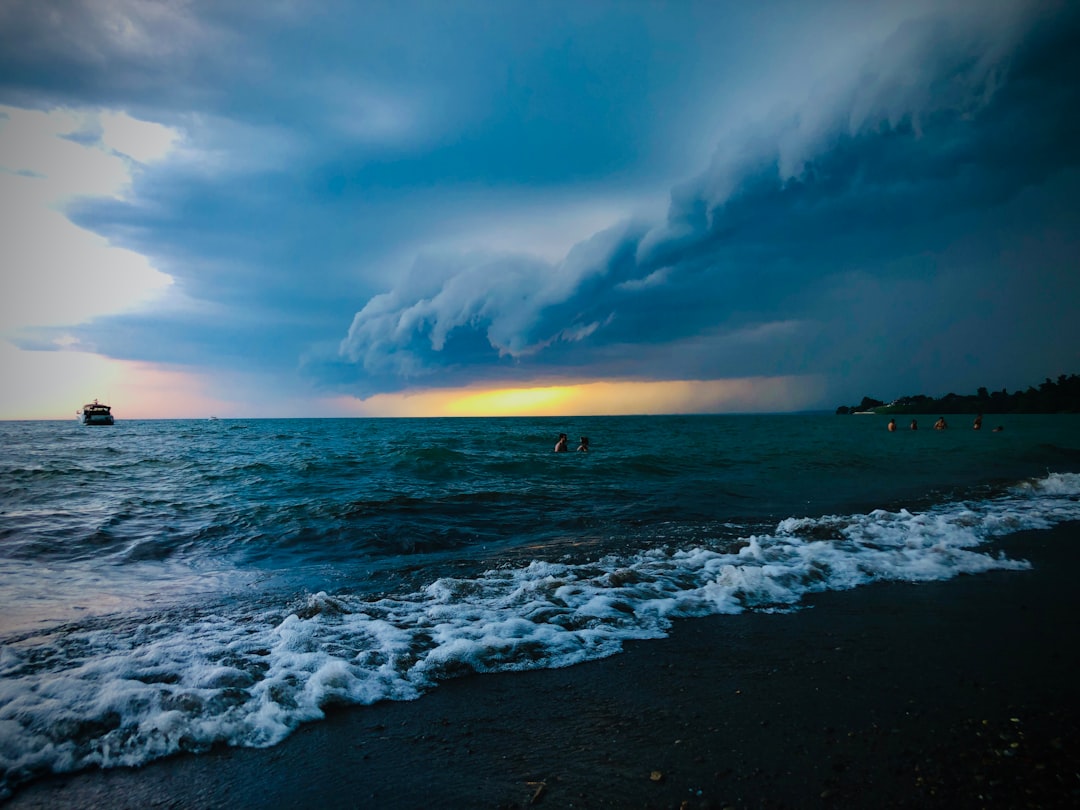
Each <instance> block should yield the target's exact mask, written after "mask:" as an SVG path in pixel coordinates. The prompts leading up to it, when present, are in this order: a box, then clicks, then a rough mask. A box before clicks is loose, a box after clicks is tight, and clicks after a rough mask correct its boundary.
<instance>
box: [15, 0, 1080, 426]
mask: <svg viewBox="0 0 1080 810" xmlns="http://www.w3.org/2000/svg"><path fill="white" fill-rule="evenodd" d="M421 10H422V11H424V14H418V13H417V12H419V11H421ZM2 13H3V14H4V15H6V18H5V19H4V20H3V23H4V24H3V25H0V31H2V32H4V33H3V34H2V35H0V54H3V56H0V103H5V104H8V105H9V106H10V109H11V110H13V111H14V112H13V113H12V116H18V115H19V114H21V113H20V111H21V110H23V109H25V108H28V107H39V108H43V109H53V108H62V109H66V110H80V109H90V110H92V111H94V114H99V115H104V116H109V115H112V116H117V115H121V114H122V115H124V116H127V119H126V120H131V121H135V120H138V121H142V122H153V123H152V124H151V123H147V124H146V125H147V126H156V127H158V129H157V130H154V132H155V133H157V135H156V136H157V137H159V138H160V137H163V136H162V133H165V134H166V135H165V136H166V137H167V140H168V145H169V147H170V151H169V157H168V159H167V160H163V161H157V162H154V161H149V160H147V162H146V163H145V164H143V163H140V167H139V170H138V171H137V172H134V173H133V174H132V175H131V178H130V183H129V188H128V190H127V192H126V193H125V194H111V195H108V196H103V195H101V194H98V195H94V196H90V197H87V196H85V195H84V196H83V197H82V198H80V199H78V200H75V199H69V200H67V201H66V202H65V203H64V204H63V206H62V210H63V211H64V213H65V214H66V216H67V217H68V218H69V219H70V220H71V221H72V222H74V223H76V224H77V225H78V226H80V227H82V228H83V229H85V230H86V231H88V232H91V233H93V234H96V235H99V237H104V238H107V239H108V240H109V242H110V244H111V245H112V246H114V247H122V248H123V249H125V250H127V251H130V252H132V253H133V254H135V255H138V256H141V257H145V258H146V260H147V261H148V262H149V264H150V265H152V267H153V268H154V269H155V270H156V271H158V272H160V273H165V274H168V276H169V277H170V279H171V280H172V282H173V283H172V285H171V287H169V288H168V290H167V292H166V293H163V295H164V297H163V298H160V299H159V300H158V301H157V303H156V304H155V306H154V307H153V309H152V310H147V309H142V310H136V311H130V310H128V311H125V312H116V313H106V314H102V315H100V316H98V317H95V318H93V319H91V320H85V319H82V320H79V319H75V320H73V322H70V323H65V324H63V325H62V328H61V327H60V326H57V325H56V324H55V323H54V322H53V321H38V322H36V323H35V322H27V323H21V324H19V328H18V330H17V331H13V330H12V329H11V325H10V324H8V328H7V329H5V331H6V332H8V334H9V339H13V340H16V341H17V342H18V343H19V345H21V346H23V347H24V348H26V349H31V348H33V349H44V348H56V347H57V346H58V345H62V346H63V347H64V348H71V347H72V346H73V345H74V346H76V347H81V348H86V349H92V350H94V351H97V352H99V353H101V354H104V355H107V356H110V357H117V358H124V359H133V360H140V361H145V362H154V363H166V364H172V365H174V366H181V367H185V368H193V369H194V368H197V369H203V370H205V372H206V373H207V374H216V373H220V374H221V375H222V376H221V377H220V379H221V380H222V381H224V380H231V381H232V382H231V384H232V385H236V384H237V383H236V380H237V379H238V377H237V376H236V373H237V372H241V371H242V372H243V374H244V375H248V376H247V377H245V379H250V385H251V386H252V391H251V395H252V396H254V395H255V390H256V389H257V388H258V387H259V386H263V387H264V390H266V389H265V386H267V385H269V384H270V382H276V383H277V384H281V383H282V382H283V381H287V382H288V385H289V387H290V389H291V390H294V389H297V388H300V389H305V388H306V389H308V390H310V391H312V392H313V393H317V392H321V393H323V394H327V395H352V396H361V397H367V396H372V395H375V394H379V393H385V392H394V391H409V390H412V389H414V388H427V387H452V386H463V385H470V384H477V383H483V384H487V385H492V386H514V385H523V384H535V383H538V382H559V383H572V382H575V381H580V382H588V381H595V380H634V381H656V380H664V381H675V380H726V379H744V378H752V377H762V378H806V379H810V378H813V379H815V380H817V381H819V382H818V383H815V386H816V387H815V388H814V392H815V393H814V396H816V397H820V402H819V404H821V405H823V406H827V405H829V404H832V403H833V402H834V401H836V402H842V401H848V400H851V399H852V398H858V397H859V396H861V395H863V394H864V393H872V394H875V395H880V396H885V397H887V396H890V395H900V394H904V393H915V392H921V391H926V392H927V393H932V394H940V393H942V392H943V389H951V388H957V389H969V388H970V389H972V390H973V389H974V388H975V387H976V386H978V385H989V386H991V387H998V386H1001V385H1007V386H1010V387H1012V386H1016V385H1021V384H1027V383H1030V382H1036V381H1038V380H1039V379H1041V378H1042V377H1043V376H1046V375H1056V374H1058V373H1065V372H1072V371H1075V370H1076V369H1077V367H1080V356H1078V352H1077V350H1076V348H1075V347H1076V346H1080V326H1078V325H1077V324H1078V322H1077V321H1076V319H1075V318H1074V317H1072V316H1071V314H1070V313H1071V310H1072V308H1073V305H1074V304H1075V302H1076V301H1077V300H1080V296H1078V292H1080V291H1078V289H1077V279H1078V276H1077V274H1076V273H1075V262H1076V258H1077V256H1078V255H1080V251H1078V244H1077V235H1078V234H1080V228H1078V227H1077V226H1078V224H1080V223H1078V213H1080V212H1078V210H1077V206H1078V204H1080V203H1078V202H1077V201H1078V200H1080V195H1077V194H1076V187H1077V179H1078V177H1080V174H1078V171H1077V162H1078V160H1080V146H1078V145H1080V112H1078V111H1080V56H1077V54H1080V48H1078V47H1077V46H1078V45H1080V14H1078V13H1077V12H1076V11H1075V10H1074V9H1073V8H1072V7H1071V6H1070V5H1068V4H1065V3H1060V4H1053V3H1026V2H997V3H991V4H986V3H977V2H970V3H962V2H958V3H953V4H945V5H943V4H940V3H927V4H917V3H916V4H907V5H904V6H903V7H901V6H900V4H893V3H846V2H834V3H824V4H814V6H813V8H809V7H808V6H806V5H804V4H796V3H786V2H775V3H767V4H764V5H763V6H761V7H760V8H759V9H758V11H757V12H752V11H751V10H748V9H747V8H745V7H744V5H743V4H724V3H701V4H697V3H676V4H672V5H671V6H670V7H668V6H665V5H664V4H659V5H655V6H648V7H638V6H630V7H627V6H626V5H625V4H619V3H613V4H606V3H590V4H584V7H582V8H578V7H576V6H574V5H572V4H561V3H554V4H548V5H544V6H542V7H540V8H535V7H533V6H531V5H529V4H514V3H510V4H506V3H499V4H492V3H485V2H478V3H465V4H454V5H453V6H452V7H450V6H446V7H444V6H429V5H426V4H410V3H405V4H404V5H403V6H402V7H400V8H398V7H393V8H391V7H389V6H369V7H366V8H364V9H362V10H359V11H357V10H356V9H350V8H348V7H345V6H338V5H337V4H334V3H329V4H326V5H318V6H311V5H307V4H305V5H295V6H294V5H292V4H288V3H281V4H276V5H274V6H272V7H269V8H267V9H264V10H263V11H262V12H260V13H259V14H258V15H251V14H250V13H248V12H245V10H244V9H243V8H241V6H240V5H237V6H234V5H232V4H228V3H226V4H208V5H205V6H203V5H201V4H193V5H190V6H183V7H174V6H171V5H161V4H157V3H147V2H137V0H129V1H128V2H118V3H113V4H108V5H107V6H106V7H104V8H99V7H98V6H93V5H83V4H79V3H71V4H67V5H63V6H58V7H57V10H54V11H53V12H51V13H45V11H44V10H42V9H41V8H40V7H39V6H38V5H36V4H18V3H16V4H11V5H9V6H8V7H7V8H6V10H5V11H4V12H2ZM76 29H79V30H80V32H81V33H80V35H79V36H78V37H76V36H75V33H74V32H75V30H76ZM10 120H11V121H14V120H15V117H10ZM79 131H80V130H78V129H77V128H74V129H72V131H71V132H70V133H68V134H66V135H65V137H66V138H67V142H69V143H76V142H79V139H80V137H81V136H79V134H78V133H79ZM62 134H63V133H62ZM2 135H3V125H2V122H0V137H2ZM150 137H151V133H150V130H147V132H146V134H145V135H144V136H143V140H144V141H145V143H146V144H147V147H146V148H147V149H149V148H150V147H149V142H150ZM124 148H125V149H126V150H127V151H123V150H122V149H120V148H119V147H116V148H115V149H114V152H115V153H116V154H123V155H128V156H129V157H130V159H131V160H133V161H136V162H137V163H138V162H139V158H138V157H137V156H136V155H135V153H136V152H138V151H139V146H138V145H137V144H136V145H132V144H128V145H127V146H125V147H124ZM4 157H6V156H0V158H4ZM0 163H2V164H3V165H4V166H5V167H7V168H8V169H9V171H22V170H24V169H25V167H23V166H16V165H14V164H13V162H12V161H11V160H3V159H0ZM51 170H52V171H59V170H58V169H56V167H55V166H53V167H52V169H51ZM49 171H50V168H49V167H46V169H45V170H43V171H41V172H40V175H41V177H42V178H44V177H46V176H47V175H48V174H49ZM22 251H23V258H27V257H32V255H33V254H34V249H33V247H32V246H26V247H24V248H23V249H22ZM16 258H18V257H16ZM32 264H33V262H31V261H29V259H28V258H27V261H24V262H23V263H22V264H21V265H20V264H19V263H18V262H16V263H15V264H14V265H13V266H24V267H30V266H31V265H32ZM61 336H62V337H63V340H62V341H61V342H60V343H58V340H59V339H60V337H61ZM230 375H231V376H230ZM260 375H261V377H260ZM257 378H260V379H262V380H263V382H258V379H257ZM820 381H824V384H821V383H820ZM245 384H248V383H245ZM220 385H221V386H225V382H222V383H221V384H220ZM222 390H224V388H222ZM800 404H805V402H800Z"/></svg>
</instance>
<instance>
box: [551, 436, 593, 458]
mask: <svg viewBox="0 0 1080 810" xmlns="http://www.w3.org/2000/svg"><path fill="white" fill-rule="evenodd" d="M578 441H579V444H578V452H579V453H588V452H589V437H588V436H582V437H581V438H580V439H579V440H578ZM569 450H570V446H569V444H567V438H566V434H565V433H560V434H559V440H558V441H557V442H555V452H556V453H565V452H567V451H569Z"/></svg>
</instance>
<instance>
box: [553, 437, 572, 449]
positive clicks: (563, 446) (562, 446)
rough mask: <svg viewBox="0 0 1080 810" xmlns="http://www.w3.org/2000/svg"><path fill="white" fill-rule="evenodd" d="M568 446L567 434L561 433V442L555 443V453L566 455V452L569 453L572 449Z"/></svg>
mask: <svg viewBox="0 0 1080 810" xmlns="http://www.w3.org/2000/svg"><path fill="white" fill-rule="evenodd" d="M566 444H567V440H566V434H565V433H560V434H559V440H558V441H557V442H555V452H556V453H565V452H567V451H568V450H569V449H570V448H569V447H567V446H566Z"/></svg>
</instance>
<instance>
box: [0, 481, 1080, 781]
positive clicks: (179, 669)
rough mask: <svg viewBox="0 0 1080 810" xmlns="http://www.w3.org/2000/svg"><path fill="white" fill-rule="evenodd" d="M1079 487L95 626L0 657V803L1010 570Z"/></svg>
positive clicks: (1073, 509) (27, 637)
mask: <svg viewBox="0 0 1080 810" xmlns="http://www.w3.org/2000/svg"><path fill="white" fill-rule="evenodd" d="M1078 495H1080V475H1073V474H1051V475H1049V476H1047V477H1045V478H1042V479H1040V480H1036V481H1030V482H1025V483H1023V484H1020V485H1018V486H1016V487H1013V488H1012V489H1011V490H1009V491H1008V492H1007V493H1006V494H1004V495H1002V496H999V497H995V498H989V499H986V500H975V501H965V502H951V503H946V504H943V505H940V506H937V507H933V508H930V509H927V510H926V511H922V512H913V511H907V510H903V509H901V510H896V511H886V510H875V511H871V512H868V513H866V514H854V515H829V516H823V517H813V518H810V517H803V518H789V519H786V520H783V521H781V522H780V523H779V524H778V525H777V526H776V527H775V529H774V530H772V531H770V532H760V533H755V534H749V535H747V536H744V537H742V538H740V539H739V540H738V541H737V542H736V543H734V544H732V543H730V542H725V543H722V544H721V543H717V544H715V545H710V544H709V543H705V542H701V543H697V544H694V545H689V546H687V547H678V546H676V545H673V546H668V547H664V548H651V549H648V550H645V551H640V552H638V553H634V554H628V555H609V556H605V557H602V558H600V559H597V560H595V561H592V562H589V563H569V562H560V561H534V562H531V563H529V564H527V565H517V566H505V567H498V568H493V569H491V570H488V571H485V572H483V573H481V574H479V575H476V576H467V577H442V578H439V579H436V580H434V581H432V582H430V583H428V584H427V585H425V586H424V587H422V588H420V589H418V590H416V591H414V592H412V593H407V594H400V595H387V596H382V597H380V598H375V597H371V596H357V595H355V594H329V593H322V592H320V593H316V594H313V595H309V596H306V597H304V598H303V599H301V600H300V601H297V602H294V603H292V604H288V605H279V606H271V607H265V606H263V607H259V608H257V607H254V606H252V605H247V606H245V607H244V608H243V609H240V608H238V607H235V606H234V607H233V608H231V609H228V610H226V609H221V608H218V609H214V610H210V609H207V610H205V611H204V612H199V611H196V610H193V609H192V608H190V607H189V608H186V609H185V610H183V611H180V610H173V611H171V612H169V611H164V612H161V613H158V614H147V615H144V616H141V617H139V619H138V620H133V619H132V618H131V617H130V616H128V617H126V618H125V619H123V620H117V621H115V622H110V621H109V620H108V617H98V618H96V619H94V620H88V621H87V622H85V623H83V624H71V625H67V626H64V627H59V628H55V629H53V630H51V631H49V632H45V633H42V634H39V635H32V634H24V635H21V636H17V637H12V638H9V639H6V640H5V641H4V643H3V645H2V646H0V772H2V781H0V796H2V795H5V794H6V793H8V792H10V789H11V787H13V786H14V785H16V784H18V783H20V782H22V781H25V780H27V779H29V778H32V777H33V776H34V775H36V774H39V773H43V772H46V771H65V770H74V769H79V768H85V767H88V766H93V765H98V766H103V767H109V766H116V765H137V764H141V763H144V762H147V761H149V760H151V759H154V758H156V757H160V756H163V755H167V754H170V753H173V752H177V751H199V750H204V749H206V748H208V747H209V746H211V745H213V744H215V743H222V742H223V743H227V744H230V745H237V746H268V745H273V744H275V743H277V742H279V741H280V740H282V739H283V738H284V737H286V736H287V735H288V734H289V733H290V732H291V731H293V730H294V729H295V728H296V727H297V726H298V725H299V724H301V723H304V722H307V721H311V720H316V719H319V718H321V717H322V716H323V713H324V711H325V709H326V708H327V707H328V706H330V705H333V704H371V703H373V702H375V701H378V700H411V699H414V698H417V697H419V696H420V695H422V694H423V693H424V692H425V691H426V690H428V689H430V688H432V687H433V686H435V685H436V684H437V683H438V682H439V681H440V680H443V679H446V678H448V677H452V676H454V675H457V674H460V673H465V672H494V671H505V670H521V669H535V668H542V667H562V666H569V665H572V664H575V663H578V662H582V661H586V660H590V659H596V658H601V657H604V656H609V655H612V654H615V653H617V652H619V650H620V649H621V647H622V645H623V643H624V642H625V641H627V640H630V639H648V638H657V637H660V636H663V635H664V634H665V633H666V632H667V631H668V630H669V629H670V627H671V624H672V622H673V621H674V620H675V619H677V618H682V617H694V616H702V615H708V614H734V613H739V612H742V611H746V610H767V611H789V610H796V609H798V608H799V606H800V603H801V602H802V601H803V600H804V598H805V596H806V595H807V594H810V593H814V592H820V591H825V590H845V589H849V588H854V587H857V586H861V585H866V584H869V583H873V582H880V581H904V582H925V581H930V580H945V579H949V578H951V577H955V576H957V575H960V574H978V573H982V572H986V571H991V570H1007V571H1022V570H1024V569H1026V568H1028V567H1029V564H1028V563H1027V562H1025V561H1023V560H1017V559H1010V558H1007V557H1005V556H1004V555H1003V554H1002V553H1000V552H998V553H993V552H992V551H991V550H990V549H989V548H987V544H988V540H990V539H991V538H993V537H995V536H1000V535H1003V534H1008V533H1012V532H1016V531H1020V530H1024V529H1038V528H1046V527H1050V526H1053V525H1055V524H1057V523H1060V522H1063V521H1069V520H1078V519H1080V500H1078Z"/></svg>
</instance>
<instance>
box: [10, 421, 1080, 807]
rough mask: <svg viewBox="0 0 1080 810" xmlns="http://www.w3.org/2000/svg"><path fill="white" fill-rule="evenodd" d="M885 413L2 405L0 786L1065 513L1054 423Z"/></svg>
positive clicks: (517, 664)
mask: <svg viewBox="0 0 1080 810" xmlns="http://www.w3.org/2000/svg"><path fill="white" fill-rule="evenodd" d="M118 411H119V409H118ZM907 421H908V418H905V419H903V420H901V424H902V428H901V429H900V430H898V431H897V432H895V433H890V432H887V431H886V429H885V425H886V422H887V417H881V416H861V415H860V416H833V415H825V414H796V415H768V416H751V415H740V416H649V417H589V418H580V417H567V418H562V419H556V418H502V419H479V418H476V419H341V420H335V419H311V420H305V419H288V420H269V419H268V420H242V419H221V420H214V421H196V420H147V421H127V420H124V419H123V418H122V414H120V413H118V421H117V424H116V425H114V426H112V427H84V426H81V425H79V424H77V423H75V422H74V420H73V421H72V422H70V423H67V422H45V421H42V422H0V442H2V446H3V448H4V450H3V453H2V454H0V798H2V797H4V796H8V795H10V794H11V791H12V789H13V788H15V787H17V786H18V785H20V784H22V783H25V782H28V781H30V780H32V779H34V778H35V777H39V776H41V775H44V774H46V773H50V772H64V771H75V770H80V769H85V768H89V767H95V766H100V767H112V766H122V765H139V764H143V763H146V762H149V761H151V760H153V759H156V758H159V757H162V756H166V755H169V754H172V753H175V752H180V751H187V752H200V751H206V750H208V749H210V748H211V747H212V746H217V745H222V744H224V745H233V746H258V747H262V746H271V745H274V744H275V743H278V742H280V741H281V740H283V739H285V738H286V737H287V736H288V735H289V734H290V733H291V732H292V731H294V730H295V729H296V728H297V727H298V726H299V725H300V724H302V723H307V722H313V721H318V720H319V719H320V718H322V717H323V716H324V714H325V712H326V711H327V710H328V709H330V708H332V707H337V706H348V705H356V706H362V705H367V704H372V703H375V702H377V701H383V700H413V699H420V700H423V696H424V695H425V693H428V692H430V691H431V690H433V689H437V688H438V685H439V684H440V682H442V681H445V680H446V679H448V678H453V677H455V676H457V675H460V674H464V673H476V672H480V673H483V672H495V671H504V670H523V669H551V668H558V667H566V666H571V665H574V664H577V663H579V662H584V661H588V660H592V659H596V658H601V657H606V656H611V655H615V654H618V653H619V652H620V650H621V648H622V645H623V644H624V643H625V642H627V641H628V640H631V639H655V638H660V637H662V636H664V635H665V634H667V633H668V632H669V630H670V629H671V627H672V625H673V623H675V622H677V621H693V620H694V618H695V617H701V616H707V615H715V614H735V613H740V612H744V611H769V612H776V613H784V612H792V611H797V610H800V609H801V605H802V603H803V600H804V597H805V596H806V595H808V594H811V593H815V592H820V591H826V590H846V589H850V588H855V587H863V586H867V587H873V584H874V583H876V582H883V581H902V582H911V583H920V582H930V581H938V580H949V579H952V578H955V577H958V576H962V575H976V576H977V575H979V574H981V573H983V572H987V571H992V570H999V571H1000V570H1005V571H1014V572H1016V573H1017V575H1020V576H1022V575H1023V573H1024V571H1025V570H1027V569H1028V568H1029V564H1028V563H1027V561H1025V560H1024V559H1023V558H1022V557H1017V556H1008V555H1006V554H1005V553H1004V552H1003V551H1002V550H1001V549H1000V548H999V547H998V546H997V545H996V541H997V540H999V539H1000V538H1002V537H1004V536H1006V535H1009V534H1013V533H1016V532H1021V531H1025V530H1030V529H1044V528H1051V527H1053V526H1055V525H1058V524H1061V523H1064V522H1067V521H1075V520H1078V519H1080V417H1078V416H1070V415H1010V416H1000V417H992V418H991V419H988V420H987V421H986V422H985V426H984V428H983V429H982V430H981V431H973V430H971V420H970V418H962V417H950V423H951V427H950V429H949V430H947V431H940V432H939V431H933V430H931V429H930V426H931V425H932V423H933V417H932V416H927V417H920V418H919V422H920V426H921V429H920V430H918V431H910V430H907V429H906V428H905V427H903V426H906V424H907ZM999 424H1000V425H1001V426H1003V428H1004V430H1002V431H1000V432H993V431H992V430H991V428H993V427H994V426H996V425H999ZM561 432H565V433H568V434H569V436H570V447H571V450H572V449H573V448H574V447H576V446H577V443H578V442H577V439H578V437H579V436H588V437H589V439H590V448H591V450H590V452H588V453H577V452H568V453H559V454H556V453H554V452H553V446H554V444H555V440H556V438H557V436H558V434H559V433H561Z"/></svg>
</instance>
